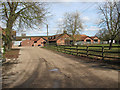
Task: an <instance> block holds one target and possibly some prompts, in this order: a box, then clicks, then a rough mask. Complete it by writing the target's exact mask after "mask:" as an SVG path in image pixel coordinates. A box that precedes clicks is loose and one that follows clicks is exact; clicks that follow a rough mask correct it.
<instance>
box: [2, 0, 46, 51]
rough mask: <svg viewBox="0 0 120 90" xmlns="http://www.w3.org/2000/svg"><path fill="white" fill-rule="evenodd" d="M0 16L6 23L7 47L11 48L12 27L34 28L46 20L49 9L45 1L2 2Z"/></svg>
mask: <svg viewBox="0 0 120 90" xmlns="http://www.w3.org/2000/svg"><path fill="white" fill-rule="evenodd" d="M1 6H2V7H1V8H0V9H1V10H0V16H1V21H3V22H4V23H5V24H6V29H5V32H6V41H5V45H6V49H8V50H9V49H11V45H12V38H11V37H12V35H11V33H12V29H13V27H19V28H28V29H29V28H34V27H37V26H39V25H40V24H41V23H42V21H43V20H45V18H46V15H47V14H48V10H47V8H46V7H45V6H46V4H45V3H40V2H12V1H11V0H8V2H1Z"/></svg>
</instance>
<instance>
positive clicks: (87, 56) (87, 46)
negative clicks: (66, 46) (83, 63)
mask: <svg viewBox="0 0 120 90" xmlns="http://www.w3.org/2000/svg"><path fill="white" fill-rule="evenodd" d="M87 57H88V46H87Z"/></svg>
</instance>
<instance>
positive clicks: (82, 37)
mask: <svg viewBox="0 0 120 90" xmlns="http://www.w3.org/2000/svg"><path fill="white" fill-rule="evenodd" d="M74 37H75V39H76V40H84V39H85V38H87V37H88V36H87V35H74Z"/></svg>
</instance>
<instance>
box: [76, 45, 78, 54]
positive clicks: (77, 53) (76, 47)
mask: <svg viewBox="0 0 120 90" xmlns="http://www.w3.org/2000/svg"><path fill="white" fill-rule="evenodd" d="M76 50H77V56H78V45H77V46H76Z"/></svg>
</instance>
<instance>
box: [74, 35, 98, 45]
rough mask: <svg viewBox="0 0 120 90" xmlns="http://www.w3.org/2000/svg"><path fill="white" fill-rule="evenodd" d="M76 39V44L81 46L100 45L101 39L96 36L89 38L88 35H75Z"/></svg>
mask: <svg viewBox="0 0 120 90" xmlns="http://www.w3.org/2000/svg"><path fill="white" fill-rule="evenodd" d="M74 37H75V39H76V42H77V43H80V44H99V43H100V39H98V37H96V36H93V37H89V36H87V35H75V36H74Z"/></svg>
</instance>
